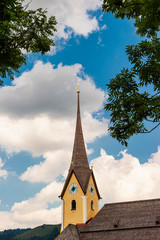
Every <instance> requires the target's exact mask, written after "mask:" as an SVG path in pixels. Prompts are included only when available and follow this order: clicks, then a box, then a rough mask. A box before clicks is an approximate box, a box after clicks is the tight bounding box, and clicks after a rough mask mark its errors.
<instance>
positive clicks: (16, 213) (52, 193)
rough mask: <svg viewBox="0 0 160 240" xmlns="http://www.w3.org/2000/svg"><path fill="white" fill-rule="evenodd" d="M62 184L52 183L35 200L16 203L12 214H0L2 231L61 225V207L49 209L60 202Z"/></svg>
mask: <svg viewBox="0 0 160 240" xmlns="http://www.w3.org/2000/svg"><path fill="white" fill-rule="evenodd" d="M61 188H62V184H61V183H57V182H51V183H50V184H49V185H47V186H46V187H45V188H43V189H42V190H41V191H40V192H39V193H37V194H36V195H35V196H34V197H33V198H30V199H28V200H26V201H22V202H19V203H15V204H14V205H13V207H12V209H11V212H0V219H3V221H2V222H1V224H0V229H1V230H3V229H6V228H27V227H32V228H33V227H36V226H39V225H41V224H53V223H55V224H56V223H60V222H61V219H60V216H61V207H55V208H51V209H48V204H49V203H51V204H52V203H54V202H55V201H57V200H58V197H57V196H58V195H59V189H61Z"/></svg>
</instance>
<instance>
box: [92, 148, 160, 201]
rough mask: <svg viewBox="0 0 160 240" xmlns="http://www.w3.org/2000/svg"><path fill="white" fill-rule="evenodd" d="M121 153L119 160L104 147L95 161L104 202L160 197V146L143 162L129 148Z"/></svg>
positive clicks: (95, 169)
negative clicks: (129, 152) (130, 152)
mask: <svg viewBox="0 0 160 240" xmlns="http://www.w3.org/2000/svg"><path fill="white" fill-rule="evenodd" d="M121 154H122V158H121V159H120V160H116V159H115V158H114V157H113V156H111V155H107V153H106V152H105V151H104V150H103V149H102V150H101V156H100V157H98V158H97V159H94V160H93V161H92V162H94V171H95V175H96V179H97V183H98V187H99V190H100V194H101V195H102V199H103V203H107V202H117V201H131V200H139V199H149V198H158V197H160V193H159V191H158V189H159V184H160V174H159V172H160V147H159V148H158V151H157V152H156V153H154V154H152V155H151V158H150V159H149V160H148V162H146V163H143V164H140V161H139V159H137V158H135V157H133V156H132V155H130V154H128V153H127V152H126V151H123V152H121ZM104 183H105V184H104Z"/></svg>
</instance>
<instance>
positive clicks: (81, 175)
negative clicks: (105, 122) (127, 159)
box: [60, 93, 92, 198]
mask: <svg viewBox="0 0 160 240" xmlns="http://www.w3.org/2000/svg"><path fill="white" fill-rule="evenodd" d="M73 172H74V173H75V175H76V177H77V180H78V181H79V184H80V186H81V188H82V190H83V192H84V194H85V193H86V190H87V186H88V182H89V178H90V175H91V173H92V171H91V169H90V168H89V164H88V159H87V154H86V149H85V144H84V138H83V131H82V124H81V115H80V103H79V93H78V101H77V122H76V131H75V138H74V146H73V154H72V160H71V165H70V169H69V173H68V176H67V179H66V182H65V185H64V188H63V190H62V193H61V195H60V197H61V198H62V197H63V194H64V192H65V189H66V187H67V185H68V182H69V179H70V177H71V175H72V173H73Z"/></svg>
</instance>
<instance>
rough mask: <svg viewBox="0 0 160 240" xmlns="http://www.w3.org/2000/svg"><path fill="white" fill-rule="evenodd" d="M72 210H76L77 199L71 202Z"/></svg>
mask: <svg viewBox="0 0 160 240" xmlns="http://www.w3.org/2000/svg"><path fill="white" fill-rule="evenodd" d="M71 210H76V200H72V202H71Z"/></svg>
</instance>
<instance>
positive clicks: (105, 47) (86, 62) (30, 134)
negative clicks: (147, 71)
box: [0, 0, 160, 230]
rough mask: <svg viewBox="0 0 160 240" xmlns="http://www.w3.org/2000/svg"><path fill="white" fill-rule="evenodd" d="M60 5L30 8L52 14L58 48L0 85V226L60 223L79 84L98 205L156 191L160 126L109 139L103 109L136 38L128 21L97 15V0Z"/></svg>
mask: <svg viewBox="0 0 160 240" xmlns="http://www.w3.org/2000/svg"><path fill="white" fill-rule="evenodd" d="M66 3H67V7H68V8H66V9H65V11H64V13H63V11H60V10H61V7H62V6H63V7H64V5H65V4H66ZM61 5H62V6H61ZM61 5H60V3H59V2H58V1H56V0H54V1H53V0H52V1H51V0H46V1H45V2H44V1H42V0H33V1H32V3H31V5H30V8H32V9H34V8H37V7H40V6H41V7H43V8H44V9H45V8H47V9H48V15H49V16H50V15H52V14H53V15H55V16H56V18H57V20H58V26H57V30H58V31H57V34H56V36H55V42H56V47H55V48H54V49H53V50H52V51H51V52H50V53H48V54H46V55H44V56H41V55H40V54H29V55H28V61H27V64H26V65H25V66H23V67H22V68H21V69H20V74H15V79H14V81H13V82H12V83H10V80H9V79H7V80H6V86H4V87H2V88H1V89H0V91H1V94H0V103H1V104H0V105H1V107H0V112H1V117H0V123H1V130H0V135H1V140H0V146H1V148H0V188H1V195H0V230H3V229H8V228H18V227H20V228H21V227H22V228H23V227H34V226H38V225H40V224H44V223H49V224H55V223H59V222H60V221H61V218H60V217H61V213H60V200H59V199H58V195H59V194H60V192H61V189H62V186H63V181H64V179H65V177H66V174H67V170H68V167H69V163H70V160H71V154H72V147H73V141H74V130H75V118H76V100H77V99H76V97H77V96H76V84H77V82H79V83H80V91H81V93H80V98H81V115H82V124H83V130H84V138H85V141H86V147H87V151H88V159H89V162H93V163H94V171H95V176H96V179H97V183H98V185H99V188H100V189H99V190H100V193H101V195H102V198H103V199H102V202H101V206H102V205H103V203H106V202H116V201H126V200H134V199H146V198H154V197H160V194H159V193H157V189H158V186H159V182H160V177H159V170H160V149H159V145H160V143H159V134H160V129H157V130H156V131H154V132H152V133H151V134H148V135H137V136H134V137H132V138H131V139H130V140H129V144H128V147H127V148H126V147H124V146H122V145H121V144H120V143H118V142H117V141H116V140H115V139H112V138H111V137H110V135H109V133H108V131H107V127H108V124H109V118H110V116H109V113H107V112H105V111H104V110H103V107H104V103H105V102H106V101H107V88H106V84H107V83H109V81H110V79H111V78H113V77H114V76H115V75H116V74H117V73H119V72H120V70H121V69H122V68H123V67H130V64H129V62H128V59H127V56H126V54H125V47H126V45H129V44H136V43H138V42H139V41H140V40H141V39H140V37H139V36H137V34H136V32H135V31H136V29H135V27H134V26H133V21H128V20H120V19H118V20H117V19H115V18H114V17H113V15H112V14H102V12H101V10H100V6H101V2H99V1H98V0H94V1H93V0H92V1H87V3H86V2H85V0H79V1H77V5H76V6H75V1H73V0H64V1H62V2H61Z"/></svg>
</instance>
